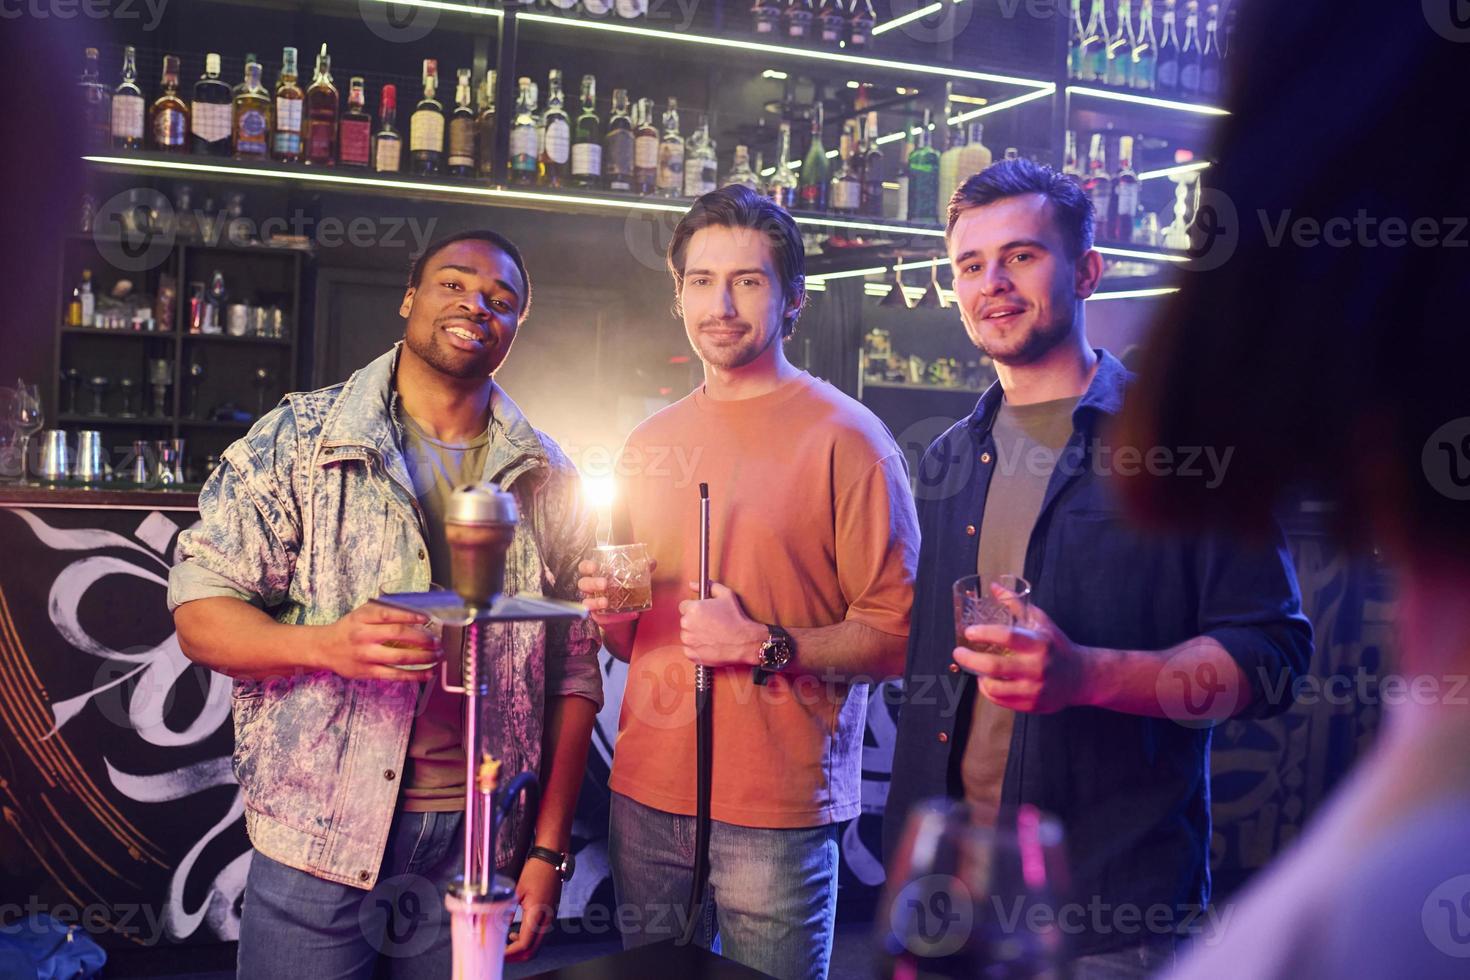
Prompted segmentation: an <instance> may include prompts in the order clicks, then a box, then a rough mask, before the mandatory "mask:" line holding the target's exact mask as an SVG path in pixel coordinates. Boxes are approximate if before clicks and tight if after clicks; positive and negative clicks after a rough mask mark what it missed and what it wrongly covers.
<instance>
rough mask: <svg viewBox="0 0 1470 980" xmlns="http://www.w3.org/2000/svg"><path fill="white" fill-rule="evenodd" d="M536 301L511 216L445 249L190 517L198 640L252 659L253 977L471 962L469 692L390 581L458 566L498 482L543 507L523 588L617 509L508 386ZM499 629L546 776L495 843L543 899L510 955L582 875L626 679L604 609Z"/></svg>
mask: <svg viewBox="0 0 1470 980" xmlns="http://www.w3.org/2000/svg"><path fill="white" fill-rule="evenodd" d="M530 303H531V281H530V278H529V277H528V276H527V274H526V268H525V264H524V263H523V262H522V260H521V256H520V252H519V251H518V250H517V249H516V247H515V246H514V245H513V244H511V243H510V242H509V241H507V240H506V239H505V238H504V237H502V236H501V235H499V234H496V233H495V232H491V231H471V232H465V233H463V234H460V235H455V236H453V237H451V238H448V239H444V240H441V241H439V242H436V243H434V244H432V245H430V246H429V247H428V248H427V249H426V250H425V251H424V253H423V254H422V255H421V256H420V257H419V258H418V259H417V260H416V261H415V263H414V266H413V269H412V271H411V273H410V276H409V283H408V288H407V290H406V291H405V293H404V296H403V303H402V305H401V307H400V309H399V314H400V315H401V316H402V317H403V318H404V319H405V320H406V321H407V326H406V329H405V332H404V340H403V342H402V343H401V344H396V345H394V347H393V349H392V350H390V351H388V352H387V353H385V354H384V355H383V356H381V357H379V358H378V359H377V360H375V361H373V362H372V363H371V364H368V365H367V366H366V367H364V368H362V369H361V370H359V371H357V372H355V373H354V374H353V375H352V377H351V378H349V379H348V380H347V381H346V382H345V383H342V384H338V385H333V386H332V387H330V388H324V389H322V390H320V391H314V392H307V393H298V394H292V395H288V396H287V397H286V399H285V400H284V401H283V402H282V404H281V405H280V406H279V407H278V408H276V409H275V410H274V411H272V412H270V413H268V414H267V415H265V416H264V417H263V418H261V419H260V420H259V421H258V422H257V423H256V424H255V426H254V427H253V428H252V429H251V430H250V432H249V434H247V435H246V436H245V438H243V439H241V440H239V441H238V442H236V443H234V444H233V445H232V446H230V447H229V449H227V450H226V451H225V453H224V456H223V459H222V461H221V464H220V466H219V468H218V469H217V470H216V471H215V473H214V475H213V476H211V477H210V479H209V482H208V483H206V484H205V486H204V489H203V490H202V491H201V492H200V495H199V510H200V523H199V524H198V525H197V526H195V527H194V528H191V529H190V530H188V531H186V532H184V534H183V535H181V537H180V552H181V555H182V559H183V560H182V561H181V562H180V564H178V565H176V566H175V567H174V569H173V572H172V574H171V575H170V578H169V606H170V608H171V609H172V610H173V611H174V621H175V623H176V625H177V627H178V635H179V643H180V646H181V647H182V649H183V651H184V653H185V654H186V655H187V656H188V657H189V658H190V659H192V660H194V661H196V662H198V663H202V664H204V665H206V666H208V667H211V668H213V669H214V670H218V671H221V672H223V673H226V674H229V675H230V676H232V677H234V678H235V687H234V699H233V713H234V722H235V754H234V770H235V777H236V779H237V780H238V781H239V783H240V786H241V789H242V791H243V794H244V801H245V816H246V829H247V830H248V832H249V834H250V841H251V844H252V845H253V847H254V851H253V854H252V858H251V862H250V873H249V877H248V878H247V881H246V886H245V896H244V907H243V912H242V919H241V925H240V949H239V972H240V976H242V977H282V976H310V977H328V976H330V977H364V978H366V977H370V976H372V975H373V971H374V969H375V967H377V966H378V965H379V964H378V961H379V959H380V957H382V958H384V959H385V961H389V962H391V963H392V975H393V976H395V977H424V978H436V980H437V978H441V977H445V976H448V975H449V972H450V928H449V921H448V916H447V913H446V912H445V909H444V898H443V896H444V891H445V888H446V886H447V885H448V884H449V883H450V882H451V881H452V880H453V878H454V876H455V874H456V872H457V871H458V870H460V869H462V867H463V857H462V855H463V850H462V833H461V821H462V818H463V811H464V802H465V787H464V772H465V753H464V745H463V724H462V707H461V705H462V701H461V699H460V698H459V697H458V696H454V695H449V694H446V693H445V692H444V691H443V690H442V689H441V688H440V687H439V685H438V683H437V682H438V677H439V671H438V670H431V669H426V668H432V667H434V666H435V665H436V664H437V663H438V662H439V661H440V660H441V659H442V658H443V657H444V655H445V650H444V644H443V643H442V642H441V640H440V638H439V637H438V635H437V634H435V633H432V632H430V631H429V630H428V629H427V628H426V625H427V624H426V623H425V621H424V619H423V618H422V617H416V616H414V615H412V614H409V613H405V612H399V611H395V610H391V609H389V608H387V607H386V606H381V605H378V604H376V603H374V602H373V601H372V600H373V599H374V598H375V597H377V596H379V595H381V594H383V593H385V592H419V591H424V590H427V589H429V588H430V587H431V584H433V585H439V586H446V587H447V586H448V585H449V584H450V580H449V574H450V571H449V569H450V565H449V547H448V542H447V540H446V537H445V523H444V519H445V512H446V505H447V501H448V496H449V494H450V492H451V491H452V490H453V488H454V487H455V486H457V485H460V484H464V483H471V482H476V481H480V480H488V481H492V482H495V483H497V484H499V485H500V487H501V488H502V489H504V490H506V491H507V492H509V493H511V494H513V495H514V496H515V498H516V503H517V506H518V508H519V511H520V515H521V522H520V524H519V525H518V526H517V528H516V533H515V538H514V540H513V541H512V543H511V546H510V550H509V552H508V554H507V560H506V567H507V575H506V591H507V592H509V593H512V594H516V593H519V594H522V595H543V594H544V595H552V596H556V597H558V598H576V597H577V592H576V568H577V563H578V561H579V559H580V558H581V557H582V556H583V555H585V554H587V553H588V552H590V551H591V549H592V547H593V545H594V543H595V540H594V539H595V529H596V518H595V514H594V513H593V512H591V511H590V510H588V509H587V508H585V507H584V506H583V504H582V502H581V498H580V481H579V479H578V476H577V472H576V470H575V469H574V468H573V467H572V465H571V463H570V462H569V461H568V460H567V458H566V456H565V455H563V454H562V452H561V450H560V449H558V448H557V446H556V445H555V443H553V442H552V441H551V440H550V439H548V438H547V437H546V436H544V435H542V434H541V433H539V432H537V431H536V430H535V429H533V428H532V427H531V425H530V424H529V423H528V422H527V421H526V419H525V417H524V416H523V415H521V413H520V411H519V409H517V408H516V406H515V405H514V404H513V403H512V402H511V400H510V399H509V398H508V397H506V395H505V393H504V392H503V391H501V389H500V388H499V387H498V386H497V385H496V384H495V382H494V381H493V376H494V374H495V372H496V370H497V369H498V368H499V367H500V366H501V365H502V364H503V363H504V362H505V358H506V356H507V354H509V352H510V348H511V344H512V342H513V341H514V340H515V336H516V331H517V330H518V329H519V327H520V325H521V323H522V322H523V321H524V320H525V318H526V314H527V313H528V312H529V310H530ZM498 630H499V631H500V632H499V636H498V637H497V641H496V646H497V649H498V653H497V656H498V657H500V658H501V660H502V662H503V664H504V666H505V669H504V670H503V671H497V674H498V675H499V676H501V677H502V678H503V679H504V680H503V684H502V686H501V687H500V688H499V689H497V690H496V691H494V692H493V695H494V697H495V698H496V699H497V710H496V711H495V712H494V715H493V717H494V718H495V728H494V730H493V731H492V732H491V733H490V739H491V744H492V747H493V751H494V754H495V755H496V756H497V757H498V758H499V759H501V760H502V761H503V762H504V763H505V765H506V767H507V770H508V771H509V772H520V771H524V770H529V771H532V772H538V773H539V774H540V777H541V786H542V796H541V807H540V811H539V814H538V816H537V819H536V821H535V826H534V827H531V826H527V825H525V824H523V823H521V822H518V821H517V820H515V819H514V818H513V819H512V820H511V821H510V822H509V825H508V826H506V827H504V828H503V829H502V833H501V837H500V839H499V840H498V841H497V842H496V851H495V861H496V866H497V867H498V868H499V870H500V872H501V873H502V874H508V875H510V876H512V877H513V878H515V879H516V880H517V889H516V890H517V894H518V895H519V897H520V900H521V903H522V906H523V908H524V918H523V925H522V928H521V931H520V935H519V936H518V937H517V938H516V939H515V940H514V941H513V942H512V944H511V946H510V948H509V949H508V951H507V955H508V957H509V958H511V959H524V958H526V957H529V956H530V955H532V954H533V953H534V952H535V949H536V947H537V945H538V944H539V943H540V941H541V938H542V936H543V935H544V932H545V927H546V926H547V925H548V924H549V923H550V922H551V921H552V920H553V918H554V915H555V909H556V904H557V899H558V895H559V892H560V888H561V883H562V881H563V879H564V877H568V876H570V873H571V861H570V855H568V854H567V851H568V849H569V842H570V833H571V821H572V813H573V810H574V809H575V806H576V800H577V792H578V789H579V788H580V785H581V779H582V774H583V771H584V769H585V766H586V757H587V749H588V745H589V742H590V739H591V732H592V723H593V718H594V717H595V715H596V712H597V710H598V708H599V707H600V705H601V702H602V683H601V675H600V673H599V672H598V669H597V649H598V643H597V640H596V638H595V630H594V629H593V628H592V627H591V626H590V625H588V624H575V625H566V624H555V625H551V626H549V627H548V626H544V625H543V624H540V623H516V624H512V625H506V626H502V627H498ZM452 635H454V637H455V639H456V640H457V639H459V637H458V635H457V634H452ZM450 646H451V647H452V649H450V650H449V651H448V652H449V653H450V654H452V662H453V661H454V660H457V658H458V654H459V647H458V645H457V644H454V643H451V644H450ZM533 844H534V845H535V846H532V845H533ZM528 853H529V855H530V859H529V860H528V859H527V855H528Z"/></svg>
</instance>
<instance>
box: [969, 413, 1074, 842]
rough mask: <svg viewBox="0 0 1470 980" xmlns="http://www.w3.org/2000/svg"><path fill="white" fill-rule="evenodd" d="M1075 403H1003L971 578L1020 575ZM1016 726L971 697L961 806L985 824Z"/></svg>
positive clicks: (991, 818)
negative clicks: (971, 713)
mask: <svg viewBox="0 0 1470 980" xmlns="http://www.w3.org/2000/svg"><path fill="white" fill-rule="evenodd" d="M1077 402H1078V398H1060V399H1057V400H1055V401H1049V402H1037V403H1036V404H1033V405H1012V404H1011V403H1010V402H1009V401H1003V402H1001V406H1000V410H999V411H998V412H997V413H996V416H995V424H994V426H993V427H992V428H991V436H992V438H993V439H994V440H995V471H994V472H993V473H992V474H991V476H990V489H989V490H988V491H986V495H985V516H984V519H983V520H982V522H981V524H980V555H979V559H978V561H977V562H976V566H977V567H976V573H977V574H978V575H979V576H980V580H981V581H982V582H985V583H989V582H993V581H995V580H996V578H997V576H1000V575H1005V574H1011V575H1024V574H1025V568H1026V549H1027V546H1028V545H1029V543H1030V541H1031V530H1032V528H1034V527H1035V526H1036V518H1037V516H1038V515H1039V514H1040V513H1041V505H1042V502H1043V501H1044V500H1045V499H1046V487H1047V484H1048V483H1049V482H1050V481H1051V474H1052V471H1053V470H1054V469H1056V461H1057V456H1058V455H1060V454H1061V450H1062V448H1063V447H1064V446H1066V444H1067V439H1068V438H1069V437H1070V436H1071V435H1072V410H1073V409H1074V408H1076V407H1077ZM1015 718H1016V713H1015V712H1014V711H1012V710H1011V709H1009V708H1002V707H1001V706H1000V705H998V704H996V703H995V702H993V701H991V700H990V699H989V698H987V697H985V695H983V694H981V693H980V692H978V691H977V692H975V711H974V714H973V715H972V717H971V720H970V737H969V738H968V739H967V740H966V742H965V754H964V757H963V759H962V760H961V763H960V776H961V782H962V783H963V785H964V790H965V802H967V803H969V804H970V807H971V809H972V811H973V812H974V813H975V815H976V816H977V817H978V818H979V820H980V821H981V822H983V823H988V824H994V822H995V814H996V811H997V810H998V808H999V806H1000V793H1001V783H1002V782H1003V781H1004V779H1005V774H1006V763H1007V761H1008V760H1009V758H1010V753H1011V729H1012V727H1013V725H1014V723H1015Z"/></svg>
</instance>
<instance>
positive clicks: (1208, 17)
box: [1199, 3, 1220, 97]
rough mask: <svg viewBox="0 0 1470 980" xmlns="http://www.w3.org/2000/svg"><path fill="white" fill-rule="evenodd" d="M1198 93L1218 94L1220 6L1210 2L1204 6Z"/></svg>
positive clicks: (1205, 94)
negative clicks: (1203, 29)
mask: <svg viewBox="0 0 1470 980" xmlns="http://www.w3.org/2000/svg"><path fill="white" fill-rule="evenodd" d="M1199 88H1200V94H1201V95H1203V96H1206V97H1213V96H1217V95H1219V94H1220V7H1219V5H1218V4H1213V3H1212V4H1210V5H1209V6H1208V7H1206V8H1205V47H1204V50H1203V51H1202V52H1201V53H1200V58H1199Z"/></svg>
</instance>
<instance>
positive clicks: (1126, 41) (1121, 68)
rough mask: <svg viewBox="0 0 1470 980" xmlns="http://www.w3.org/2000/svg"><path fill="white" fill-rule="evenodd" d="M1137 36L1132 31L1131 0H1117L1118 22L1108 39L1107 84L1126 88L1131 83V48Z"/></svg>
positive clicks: (1135, 43) (1135, 42) (1134, 45)
mask: <svg viewBox="0 0 1470 980" xmlns="http://www.w3.org/2000/svg"><path fill="white" fill-rule="evenodd" d="M1137 44H1138V38H1137V36H1136V35H1135V34H1134V31H1133V0H1118V22H1117V23H1116V24H1114V25H1113V35H1112V37H1110V38H1109V39H1108V77H1107V83H1108V84H1109V85H1117V86H1119V87H1121V88H1128V87H1129V86H1131V85H1132V84H1133V49H1134V47H1136V46H1137Z"/></svg>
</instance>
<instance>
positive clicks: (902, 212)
mask: <svg viewBox="0 0 1470 980" xmlns="http://www.w3.org/2000/svg"><path fill="white" fill-rule="evenodd" d="M913 154H914V134H913V130H912V129H909V130H907V131H905V132H904V134H903V146H902V147H900V148H899V151H898V169H897V174H898V180H897V181H896V183H897V184H898V186H897V187H896V188H894V190H895V191H896V192H897V193H896V195H895V197H894V199H893V209H892V210H893V217H895V218H897V219H898V220H899V221H907V220H908V219H909V157H911V156H913ZM883 200H884V209H883V210H884V214H885V215H886V214H887V213H888V210H889V209H888V207H887V201H888V196H887V194H886V193H885V194H884V197H883Z"/></svg>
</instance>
